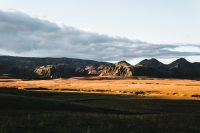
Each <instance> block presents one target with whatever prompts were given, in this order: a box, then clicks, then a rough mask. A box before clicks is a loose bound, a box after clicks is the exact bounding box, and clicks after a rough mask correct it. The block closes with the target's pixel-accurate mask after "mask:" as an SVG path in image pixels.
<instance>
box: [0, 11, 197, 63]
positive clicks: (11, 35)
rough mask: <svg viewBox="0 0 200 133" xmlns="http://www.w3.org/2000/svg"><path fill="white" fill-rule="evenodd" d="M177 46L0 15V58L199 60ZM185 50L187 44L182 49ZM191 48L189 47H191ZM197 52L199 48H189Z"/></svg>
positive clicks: (15, 14) (18, 14)
mask: <svg viewBox="0 0 200 133" xmlns="http://www.w3.org/2000/svg"><path fill="white" fill-rule="evenodd" d="M179 46H180V44H174V45H173V44H150V43H146V42H142V41H133V40H130V39H127V38H120V37H110V36H107V35H101V34H97V33H92V32H85V31H82V30H79V29H76V28H73V27H67V26H64V27H59V26H58V25H57V24H55V23H52V22H49V21H45V20H41V19H38V18H33V17H30V16H29V15H27V14H24V13H22V12H17V11H14V12H3V11H0V54H4V55H5V54H7V55H16V56H40V57H73V58H84V59H95V60H103V61H114V60H122V59H126V60H129V59H133V58H138V57H139V58H142V57H144V58H145V57H156V58H168V57H179V56H181V57H184V56H198V55H200V52H192V51H191V52H184V51H176V50H173V49H176V48H177V47H179ZM181 46H185V47H187V45H186V44H184V45H181ZM190 46H191V45H190ZM192 46H193V47H196V48H200V46H199V45H192Z"/></svg>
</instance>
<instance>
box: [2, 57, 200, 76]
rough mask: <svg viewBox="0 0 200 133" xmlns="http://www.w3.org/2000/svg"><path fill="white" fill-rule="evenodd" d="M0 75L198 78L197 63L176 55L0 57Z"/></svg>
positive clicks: (198, 69)
mask: <svg viewBox="0 0 200 133" xmlns="http://www.w3.org/2000/svg"><path fill="white" fill-rule="evenodd" d="M0 75H12V76H15V77H19V78H28V79H55V78H68V77H75V76H76V77H77V76H79V77H80V76H120V77H123V78H124V77H132V76H149V77H160V78H187V79H200V63H198V62H195V63H190V62H189V61H187V60H186V59H184V58H180V59H178V60H176V61H174V62H172V63H170V64H163V63H162V62H160V61H158V60H156V59H154V58H153V59H149V60H147V59H145V60H143V61H141V62H140V63H138V64H137V65H134V66H133V65H131V64H129V63H128V62H126V61H120V62H118V63H115V64H112V63H108V62H98V61H93V60H83V59H73V58H35V57H34V58H32V57H12V56H0Z"/></svg>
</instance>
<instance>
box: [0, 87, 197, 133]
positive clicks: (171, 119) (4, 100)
mask: <svg viewBox="0 0 200 133" xmlns="http://www.w3.org/2000/svg"><path fill="white" fill-rule="evenodd" d="M110 132H111V133H160V132H162V133H199V132H200V101H198V100H165V99H150V98H143V97H135V96H124V95H123V96H122V95H108V94H107V95H103V94H85V93H84V94H83V93H69V92H39V91H24V90H18V89H15V88H1V89H0V133H110Z"/></svg>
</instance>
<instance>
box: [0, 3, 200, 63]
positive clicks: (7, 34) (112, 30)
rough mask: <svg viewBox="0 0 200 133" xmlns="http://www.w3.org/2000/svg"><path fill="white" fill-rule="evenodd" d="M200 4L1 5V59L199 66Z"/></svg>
mask: <svg viewBox="0 0 200 133" xmlns="http://www.w3.org/2000/svg"><path fill="white" fill-rule="evenodd" d="M199 14H200V1H199V0H151V1H150V0H123V1H122V0H59V1H58V0H42V1H41V0H0V54H2V55H4V54H6V55H15V56H39V57H41V56H42V57H72V58H83V59H93V60H99V61H111V62H115V61H119V60H128V61H129V62H130V63H132V64H134V63H136V62H138V61H139V60H141V59H144V58H158V59H159V60H161V61H163V62H164V63H169V62H171V61H172V60H174V59H177V58H180V57H184V58H186V59H188V60H190V61H192V62H196V61H200V37H199V36H200V15H199Z"/></svg>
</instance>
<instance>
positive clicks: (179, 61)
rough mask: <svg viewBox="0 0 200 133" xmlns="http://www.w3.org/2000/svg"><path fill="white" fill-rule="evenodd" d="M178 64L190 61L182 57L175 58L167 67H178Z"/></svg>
mask: <svg viewBox="0 0 200 133" xmlns="http://www.w3.org/2000/svg"><path fill="white" fill-rule="evenodd" d="M180 64H191V63H190V62H189V61H187V60H186V59H184V58H180V59H177V60H175V61H174V62H172V63H170V64H169V65H168V68H169V69H172V68H175V67H176V68H177V67H179V65H180Z"/></svg>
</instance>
